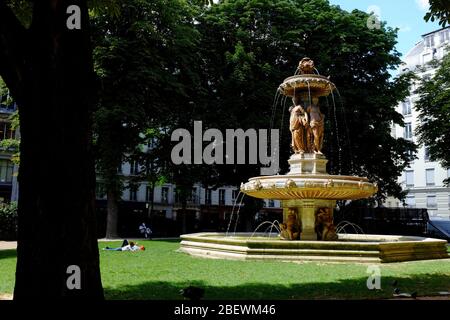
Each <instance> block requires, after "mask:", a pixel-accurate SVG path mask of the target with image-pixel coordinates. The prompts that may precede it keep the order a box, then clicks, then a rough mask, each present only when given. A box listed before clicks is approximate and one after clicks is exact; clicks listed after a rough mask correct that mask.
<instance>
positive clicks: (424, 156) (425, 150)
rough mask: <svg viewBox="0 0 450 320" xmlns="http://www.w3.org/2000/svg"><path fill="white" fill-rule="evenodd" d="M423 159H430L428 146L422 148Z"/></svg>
mask: <svg viewBox="0 0 450 320" xmlns="http://www.w3.org/2000/svg"><path fill="white" fill-rule="evenodd" d="M423 159H424V160H425V161H430V149H428V147H425V148H424V150H423Z"/></svg>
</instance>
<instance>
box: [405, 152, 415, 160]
mask: <svg viewBox="0 0 450 320" xmlns="http://www.w3.org/2000/svg"><path fill="white" fill-rule="evenodd" d="M407 154H408V159H409V160H410V161H414V160H415V159H416V155H415V153H414V151H412V150H408V151H407Z"/></svg>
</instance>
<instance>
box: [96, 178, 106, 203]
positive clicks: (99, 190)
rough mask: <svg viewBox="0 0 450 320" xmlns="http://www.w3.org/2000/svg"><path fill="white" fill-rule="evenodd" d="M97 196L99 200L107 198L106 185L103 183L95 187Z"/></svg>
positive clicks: (98, 183)
mask: <svg viewBox="0 0 450 320" xmlns="http://www.w3.org/2000/svg"><path fill="white" fill-rule="evenodd" d="M95 196H96V198H97V199H102V198H104V197H105V196H106V190H105V185H104V184H103V183H100V182H97V184H96V185H95Z"/></svg>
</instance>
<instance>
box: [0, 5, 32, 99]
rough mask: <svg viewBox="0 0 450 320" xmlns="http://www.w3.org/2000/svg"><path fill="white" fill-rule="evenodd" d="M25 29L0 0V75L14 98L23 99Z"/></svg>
mask: <svg viewBox="0 0 450 320" xmlns="http://www.w3.org/2000/svg"><path fill="white" fill-rule="evenodd" d="M25 38H26V29H25V27H24V26H23V25H22V24H21V23H20V21H19V20H18V19H17V17H16V15H15V14H14V13H13V11H12V10H11V8H9V7H8V6H7V5H6V3H5V1H4V0H0V76H1V77H2V78H3V80H4V81H5V83H6V85H7V86H8V88H9V90H10V92H11V94H12V96H13V97H14V99H15V100H16V101H17V102H18V103H19V104H20V103H21V101H23V97H24V95H23V78H24V69H25V52H26V50H25V48H24V47H25V43H26V41H25Z"/></svg>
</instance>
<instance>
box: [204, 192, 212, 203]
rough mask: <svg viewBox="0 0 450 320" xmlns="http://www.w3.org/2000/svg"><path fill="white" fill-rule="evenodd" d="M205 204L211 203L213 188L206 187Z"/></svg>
mask: <svg viewBox="0 0 450 320" xmlns="http://www.w3.org/2000/svg"><path fill="white" fill-rule="evenodd" d="M205 204H211V190H210V189H205Z"/></svg>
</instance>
